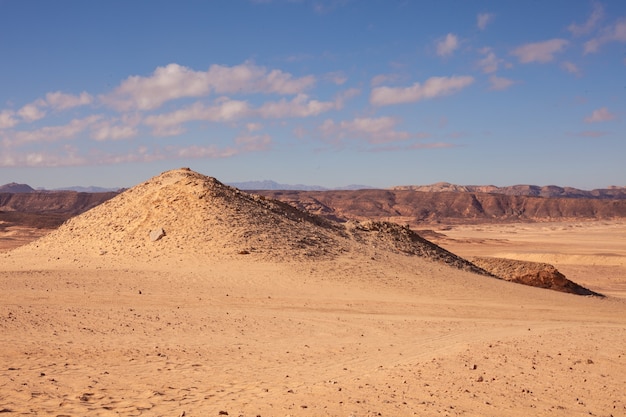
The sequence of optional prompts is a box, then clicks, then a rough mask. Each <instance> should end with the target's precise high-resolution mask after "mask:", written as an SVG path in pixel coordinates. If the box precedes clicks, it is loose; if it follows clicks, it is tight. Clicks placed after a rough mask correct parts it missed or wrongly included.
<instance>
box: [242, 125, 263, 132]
mask: <svg viewBox="0 0 626 417" xmlns="http://www.w3.org/2000/svg"><path fill="white" fill-rule="evenodd" d="M261 129H263V125H262V124H261V123H247V124H246V130H247V131H248V132H257V131H259V130H261Z"/></svg>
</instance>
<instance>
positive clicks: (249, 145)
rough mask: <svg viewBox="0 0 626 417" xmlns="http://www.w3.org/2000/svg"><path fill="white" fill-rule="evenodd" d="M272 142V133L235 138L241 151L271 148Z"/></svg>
mask: <svg viewBox="0 0 626 417" xmlns="http://www.w3.org/2000/svg"><path fill="white" fill-rule="evenodd" d="M271 144H272V138H271V137H270V135H268V134H265V135H243V136H239V137H237V138H235V145H237V148H238V150H239V151H240V152H260V151H265V150H267V149H269V147H270V146H271Z"/></svg>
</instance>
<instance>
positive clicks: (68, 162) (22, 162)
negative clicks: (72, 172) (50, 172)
mask: <svg viewBox="0 0 626 417" xmlns="http://www.w3.org/2000/svg"><path fill="white" fill-rule="evenodd" d="M88 162H89V161H88V160H87V158H84V157H81V156H79V155H78V154H77V152H76V150H75V149H74V148H70V147H65V149H63V150H61V152H59V151H56V152H50V151H48V152H41V151H38V152H15V151H3V152H2V154H1V155H0V167H6V168H14V167H59V166H77V165H87V164H88Z"/></svg>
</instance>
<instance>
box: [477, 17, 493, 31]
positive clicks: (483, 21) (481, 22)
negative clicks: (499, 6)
mask: <svg viewBox="0 0 626 417" xmlns="http://www.w3.org/2000/svg"><path fill="white" fill-rule="evenodd" d="M493 18H494V15H493V13H479V14H478V16H476V26H477V27H478V29H480V30H485V28H486V27H487V25H488V24H489V23H490V22H491V21H493Z"/></svg>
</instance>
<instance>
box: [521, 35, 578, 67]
mask: <svg viewBox="0 0 626 417" xmlns="http://www.w3.org/2000/svg"><path fill="white" fill-rule="evenodd" d="M568 44H569V42H568V41H567V40H565V39H550V40H547V41H543V42H535V43H528V44H525V45H522V46H519V47H517V48H515V49H514V50H513V51H512V52H511V54H512V55H515V56H517V58H518V59H519V61H520V62H521V63H522V64H528V63H531V62H541V63H545V62H550V61H552V60H553V59H554V55H555V54H557V53H559V52H561V51H563V49H565V47H566V46H567V45H568Z"/></svg>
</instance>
